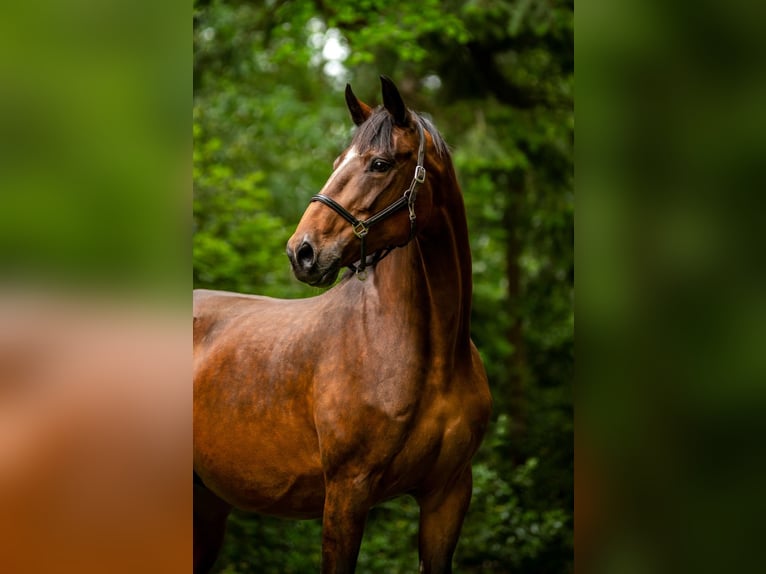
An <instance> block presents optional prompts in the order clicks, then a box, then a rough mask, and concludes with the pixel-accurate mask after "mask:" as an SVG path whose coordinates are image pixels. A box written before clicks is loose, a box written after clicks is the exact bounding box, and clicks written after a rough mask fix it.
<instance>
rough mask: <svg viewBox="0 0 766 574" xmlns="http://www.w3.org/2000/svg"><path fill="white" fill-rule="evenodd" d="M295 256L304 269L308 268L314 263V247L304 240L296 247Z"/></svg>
mask: <svg viewBox="0 0 766 574" xmlns="http://www.w3.org/2000/svg"><path fill="white" fill-rule="evenodd" d="M295 256H296V258H297V259H298V263H299V264H300V265H301V267H303V268H304V269H308V268H309V267H311V266H312V265H313V264H314V248H313V247H311V244H310V243H308V242H306V241H304V242H303V243H302V244H301V246H300V247H299V248H298V252H297V253H296V254H295Z"/></svg>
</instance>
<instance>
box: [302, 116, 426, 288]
mask: <svg viewBox="0 0 766 574" xmlns="http://www.w3.org/2000/svg"><path fill="white" fill-rule="evenodd" d="M415 123H416V125H417V127H418V134H419V136H420V143H419V144H418V164H417V166H416V167H415V175H414V176H413V177H412V182H411V183H410V187H409V188H407V190H406V191H405V192H404V194H403V195H402V197H400V198H399V199H397V200H396V201H394V202H393V203H392V204H391V205H389V206H388V207H385V208H384V209H381V210H380V211H379V212H378V213H376V214H375V215H373V216H371V217H368V218H367V219H365V220H364V221H360V220H359V219H357V218H356V217H354V216H353V215H352V214H351V212H349V211H348V210H347V209H346V208H345V207H343V206H342V205H341V204H340V203H338V202H337V201H335V200H334V199H332V198H330V197H327V196H326V195H321V194H317V195H315V196H313V197H312V198H311V202H314V201H318V202H320V203H324V204H325V205H326V206H328V207H330V208H332V209H333V210H334V211H335V212H336V213H337V214H338V215H340V216H341V217H342V218H343V219H345V220H346V221H348V222H349V223H350V224H351V227H352V228H353V230H354V235H356V236H357V237H358V238H359V242H360V248H361V258H360V259H359V264H358V265H354V264H353V263H352V264H351V265H349V266H348V267H349V269H351V270H352V271H353V272H354V273H355V274H356V277H357V279H359V280H360V281H364V280H365V279H366V278H367V271H366V269H367V265H368V263H367V245H366V239H367V234H368V233H369V231H370V227H372V226H373V225H374V224H376V223H379V222H381V221H383V220H384V219H386V218H388V217H389V216H391V215H393V214H394V213H396V212H397V211H399V210H400V209H402V208H403V207H405V206H407V209H408V210H409V215H410V237H409V239H408V240H407V243H409V242H410V241H411V240H412V238H413V237H414V236H415V199H416V198H417V191H418V185H420V184H421V183H423V182H424V181H425V180H426V169H425V168H424V167H423V160H424V158H425V141H426V138H425V134H424V131H423V126H422V125H421V124H420V122H419V121H416V122H415ZM393 249H394V247H387V248H386V249H384V250H380V251H376V252H375V253H374V254H373V256H372V260H371V261H370V263H369V265H370V266H371V267H374V266H375V265H376V264H377V263H378V261H380V260H381V259H383V258H384V257H385V256H386V255H388V254H389V253H391V251H392V250H393Z"/></svg>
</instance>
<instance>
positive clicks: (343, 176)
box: [194, 80, 491, 573]
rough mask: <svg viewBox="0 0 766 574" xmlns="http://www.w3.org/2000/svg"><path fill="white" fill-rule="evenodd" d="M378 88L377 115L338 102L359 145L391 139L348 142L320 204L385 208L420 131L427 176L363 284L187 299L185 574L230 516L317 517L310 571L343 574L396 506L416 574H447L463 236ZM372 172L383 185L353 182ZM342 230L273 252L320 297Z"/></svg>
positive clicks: (460, 421) (462, 444) (447, 189)
mask: <svg viewBox="0 0 766 574" xmlns="http://www.w3.org/2000/svg"><path fill="white" fill-rule="evenodd" d="M383 86H384V103H385V107H382V108H380V109H378V110H375V111H373V110H371V109H370V108H369V107H367V106H366V105H365V104H363V103H361V102H359V101H358V100H356V98H355V97H354V96H353V94H352V93H351V92H350V90H348V91H347V100H348V103H349V108H350V109H351V113H352V117H353V118H354V121H355V122H356V123H357V125H360V126H362V127H361V128H360V131H362V130H364V129H365V127H367V128H370V125H365V122H367V120H368V119H369V118H370V117H372V116H376V115H377V119H378V123H379V124H381V125H383V124H385V122H386V121H388V122H389V123H390V126H389V129H390V131H386V129H387V128H386V127H385V125H383V128H382V129H383V130H384V132H383V134H382V137H383V139H385V138H386V137H388V138H389V139H390V140H391V141H390V142H389V144H390V145H391V146H392V150H390V151H391V153H388V154H387V153H384V152H382V151H381V147H380V145H378V144H379V142H380V137H378V139H375V138H372V140H371V141H372V143H370V145H368V146H367V147H366V148H365V145H364V140H360V141H359V142H357V143H356V145H354V143H352V147H351V148H349V150H346V152H345V153H344V154H343V155H342V156H341V157H340V158H339V160H338V161H337V162H336V170H335V172H334V173H333V175H332V176H331V177H330V179H329V180H328V182H327V184H326V185H325V187H324V189H323V194H326V195H327V196H328V197H329V196H332V197H334V198H335V199H337V200H338V201H339V202H343V203H345V204H346V205H347V206H348V207H349V211H351V212H353V213H356V214H370V213H372V212H373V211H375V210H380V209H381V207H385V205H386V204H388V203H391V199H395V198H396V197H397V196H398V195H399V194H400V193H401V191H402V189H404V188H405V187H406V183H404V184H401V182H407V181H409V179H410V177H411V175H412V173H413V169H411V168H412V166H414V164H415V161H416V160H415V153H414V150H415V148H417V143H418V141H417V130H416V129H415V122H422V123H421V126H425V127H426V128H428V129H427V130H425V133H427V136H426V139H425V142H424V143H425V157H426V161H425V169H426V171H427V173H428V178H427V180H426V182H425V183H423V184H422V186H421V189H420V190H419V191H418V195H417V203H416V204H414V214H416V215H417V233H416V234H415V236H414V238H412V240H411V241H409V242H407V241H408V232H409V227H410V226H409V225H408V223H407V216H406V214H407V210H402V211H401V212H399V213H396V214H392V215H391V217H390V218H389V219H388V220H387V221H386V222H385V223H383V222H382V221H381V222H380V226H379V227H374V228H373V229H372V231H370V233H369V235H368V237H367V242H368V244H369V247H370V253H374V252H380V250H382V249H384V248H385V247H388V246H393V245H400V244H403V243H406V245H404V246H403V247H402V248H401V249H396V250H394V251H392V252H391V254H390V256H389V257H387V258H386V259H385V260H384V261H380V262H378V263H377V265H376V266H375V267H374V269H373V270H372V271H371V272H370V274H369V277H368V278H367V279H366V280H364V281H359V280H357V278H355V277H354V275H353V274H349V275H348V276H347V277H346V278H344V279H343V280H342V281H341V282H340V283H339V284H338V285H336V286H335V287H334V288H332V289H330V290H329V291H327V292H326V293H324V294H322V295H320V296H318V297H313V298H309V299H299V300H292V301H287V300H279V299H271V298H267V297H257V296H250V295H239V294H234V293H223V292H215V291H197V292H195V299H194V469H195V525H194V536H195V571H205V570H207V569H208V568H209V567H210V566H212V563H213V561H214V560H215V556H216V554H217V552H218V549H219V546H220V543H221V540H222V536H223V527H224V525H225V520H226V516H227V514H228V511H229V509H230V508H231V507H232V506H236V507H238V508H241V509H244V510H250V511H254V512H259V513H264V514H272V515H277V516H285V517H294V518H312V517H322V519H323V535H322V571H323V572H333V573H340V572H352V571H353V569H354V566H355V564H356V558H357V554H358V551H359V545H360V542H361V538H362V532H363V529H364V522H365V519H366V516H367V513H368V511H369V508H370V507H372V506H373V505H375V504H376V503H379V502H381V501H383V500H386V499H388V498H392V497H394V496H398V495H401V494H411V495H413V496H414V497H415V498H416V500H417V501H418V503H419V505H420V509H421V519H420V542H419V546H420V548H419V549H420V560H421V571H423V572H433V573H436V572H450V571H451V561H452V553H453V551H454V548H455V545H456V543H457V538H458V535H459V532H460V527H461V525H462V521H463V517H464V515H465V512H466V510H467V507H468V503H469V500H470V496H471V466H470V462H471V458H472V456H473V454H474V453H475V452H476V449H477V448H478V446H479V444H480V442H481V439H482V437H483V434H484V431H485V428H486V424H487V422H488V418H489V410H490V402H491V401H490V396H489V390H488V386H487V380H486V375H485V372H484V368H483V366H482V363H481V359H480V358H479V354H478V352H477V350H476V348H475V347H474V346H473V344H472V342H471V340H470V334H469V330H470V323H469V321H470V304H471V262H470V250H469V246H468V233H467V227H466V221H465V212H464V207H463V201H462V196H461V194H460V190H459V187H458V184H457V181H456V178H455V174H454V170H453V168H452V165H451V162H450V161H449V156H448V154H447V153H446V148H444V146H443V142H442V141H441V140H440V139H437V138H438V134H436V133H435V130H434V129H433V127H432V126H430V124H427V123H425V122H424V121H423V120H422V119H420V118H419V117H418V116H416V115H415V114H412V113H411V112H409V111H406V109H405V108H404V107H403V104H402V103H401V99H400V97H399V95H398V92H396V88H395V87H393V84H389V83H388V82H387V81H386V80H384V83H383ZM392 90H393V91H392ZM374 121H375V118H373V120H372V123H374ZM378 127H380V126H378ZM373 128H374V126H373ZM431 132H433V133H431ZM422 133H423V132H422V131H421V134H422ZM376 137H377V136H376ZM422 137H423V136H422V135H421V138H422ZM355 141H356V139H355ZM368 143H369V142H368ZM383 143H384V144H385V142H383ZM383 147H385V145H384V146H383ZM376 158H382V159H376ZM383 160H385V161H386V162H387V161H389V160H390V163H391V165H390V166H388V168H387V169H385V171H383V170H382V167H381V164H375V167H372V168H369V167H368V169H367V170H364V169H363V168H364V167H365V166H371V165H373V164H374V162H375V161H383ZM371 162H372V163H371ZM384 163H385V162H384ZM360 167H361V168H362V169H360ZM379 168H380V169H379ZM414 185H415V184H414V182H413V186H414ZM413 202H414V198H413ZM345 225H347V224H345V223H344V222H343V220H342V218H341V217H338V215H337V214H336V213H333V211H332V210H331V209H328V207H326V206H325V205H322V202H319V201H317V202H315V203H312V204H311V205H310V206H309V208H308V209H307V210H306V213H305V214H304V217H303V219H302V220H301V222H300V224H299V225H298V229H297V230H296V232H295V235H294V236H293V238H292V239H291V240H290V242H289V243H288V255H289V256H290V259H291V262H292V263H293V268H294V270H295V273H296V276H298V277H299V278H300V279H302V280H304V281H307V282H310V283H313V284H327V283H330V282H332V281H333V280H334V278H335V276H336V275H337V273H338V270H339V269H340V266H342V265H349V264H351V263H353V262H354V261H355V260H356V259H358V258H359V255H358V251H357V250H358V246H359V241H358V240H357V239H356V238H355V237H354V234H353V232H352V231H351V229H349V228H348V227H346V226H345ZM413 229H414V228H413ZM355 258H356V259H355Z"/></svg>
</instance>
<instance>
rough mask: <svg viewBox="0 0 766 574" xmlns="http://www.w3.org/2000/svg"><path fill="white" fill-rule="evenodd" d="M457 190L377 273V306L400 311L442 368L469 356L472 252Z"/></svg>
mask: <svg viewBox="0 0 766 574" xmlns="http://www.w3.org/2000/svg"><path fill="white" fill-rule="evenodd" d="M456 186H457V184H456V183H455V190H454V195H453V196H452V197H449V198H447V201H445V202H444V203H443V204H442V205H440V206H438V207H435V208H434V212H433V213H432V214H431V217H430V218H429V221H428V225H427V228H426V229H424V230H423V232H422V233H419V234H418V236H417V238H416V239H415V240H414V241H412V242H411V243H410V244H409V245H407V246H406V247H405V248H403V249H397V250H396V251H394V252H393V253H392V254H391V259H392V261H390V264H389V265H386V263H389V262H388V261H384V262H382V263H381V265H380V267H379V270H378V271H376V274H378V275H379V276H378V278H377V283H378V293H379V300H380V302H381V304H382V305H385V306H388V307H389V308H396V307H399V308H402V315H401V318H402V320H407V321H408V325H409V326H411V327H412V328H413V329H421V330H422V332H421V333H420V334H419V335H421V337H420V338H421V340H422V341H423V342H424V343H425V344H426V346H427V348H428V349H429V352H430V353H431V354H433V355H437V356H439V358H440V359H443V360H444V364H445V365H452V364H453V363H454V362H455V361H459V360H461V359H464V358H465V357H466V356H467V355H468V354H469V353H470V314H471V295H472V281H471V252H470V248H469V245H468V230H467V225H466V221H465V208H464V206H463V200H462V196H461V195H460V194H459V191H458V190H457V188H456ZM403 306H408V308H403Z"/></svg>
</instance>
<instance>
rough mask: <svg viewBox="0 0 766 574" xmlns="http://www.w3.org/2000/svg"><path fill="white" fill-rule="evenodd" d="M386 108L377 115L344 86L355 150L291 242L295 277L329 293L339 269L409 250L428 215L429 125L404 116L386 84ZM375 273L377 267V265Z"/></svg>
mask: <svg viewBox="0 0 766 574" xmlns="http://www.w3.org/2000/svg"><path fill="white" fill-rule="evenodd" d="M381 83H382V86H383V105H382V106H379V107H377V108H375V109H372V108H371V107H370V106H368V105H367V104H365V103H364V102H362V101H360V100H359V99H358V98H357V97H356V96H355V95H354V93H353V92H352V91H351V86H348V85H347V86H346V103H347V105H348V109H349V111H350V112H351V118H352V119H353V120H354V123H355V124H356V125H357V126H358V129H357V131H356V134H355V135H354V138H353V140H352V142H351V145H350V146H349V147H348V148H347V149H346V150H345V151H344V152H343V153H341V154H340V155H339V156H338V158H337V159H336V160H335V163H334V165H333V168H334V171H333V173H332V175H330V178H329V179H328V180H327V182H326V183H325V185H324V187H323V188H322V190H321V192H320V193H319V194H318V195H315V196H314V197H313V198H312V201H311V203H310V205H309V207H308V208H307V209H306V211H305V213H304V214H303V217H302V218H301V220H300V222H299V223H298V227H297V229H296V230H295V233H294V234H293V236H292V237H291V238H290V240H289V241H288V242H287V255H288V257H289V258H290V263H291V264H292V266H293V271H294V273H295V276H296V277H297V278H298V279H300V280H301V281H304V282H306V283H309V284H311V285H317V286H326V285H330V284H331V283H332V282H333V281H334V280H335V278H336V277H337V276H338V272H339V271H340V269H341V268H342V267H345V266H353V264H354V262H356V261H358V262H359V263H358V264H357V265H356V267H355V269H356V270H357V273H360V278H363V277H364V274H365V273H364V271H365V267H366V266H368V265H370V263H369V262H368V260H367V256H368V255H371V256H372V259H373V261H376V260H377V258H378V257H380V255H381V253H383V252H385V251H386V250H388V249H390V248H394V247H400V246H403V245H405V244H406V243H408V242H409V241H410V240H411V239H412V237H413V235H414V232H415V229H416V223H415V222H416V221H417V227H420V226H421V225H422V224H423V223H424V222H425V221H426V220H427V219H428V215H429V213H430V211H431V205H432V194H431V189H430V185H429V183H428V182H426V181H425V180H426V179H427V178H426V177H425V176H426V172H425V169H424V167H423V165H424V155H425V153H426V149H427V146H428V145H429V144H430V143H431V144H432V143H433V139H432V138H431V134H429V130H428V129H425V128H428V127H429V126H428V124H427V123H426V121H425V120H423V119H422V118H420V117H419V116H417V115H416V114H415V113H413V112H411V111H410V110H408V109H407V108H406V106H405V105H404V102H403V101H402V97H401V96H400V95H399V91H398V90H397V89H396V86H395V85H394V84H393V82H392V81H391V80H390V79H388V78H386V77H381ZM372 264H373V265H374V263H372Z"/></svg>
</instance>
